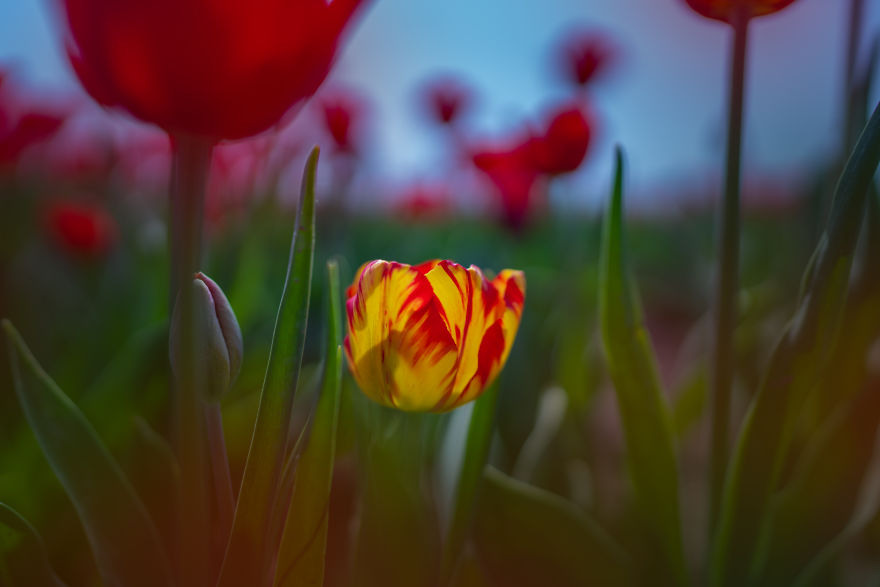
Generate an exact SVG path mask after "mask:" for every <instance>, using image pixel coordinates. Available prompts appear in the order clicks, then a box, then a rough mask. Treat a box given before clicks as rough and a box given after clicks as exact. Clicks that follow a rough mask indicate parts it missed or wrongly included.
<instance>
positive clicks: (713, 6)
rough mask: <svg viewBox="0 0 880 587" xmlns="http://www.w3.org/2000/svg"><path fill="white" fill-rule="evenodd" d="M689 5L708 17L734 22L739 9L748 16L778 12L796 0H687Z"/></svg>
mask: <svg viewBox="0 0 880 587" xmlns="http://www.w3.org/2000/svg"><path fill="white" fill-rule="evenodd" d="M686 2H687V3H688V6H690V7H691V8H692V9H694V10H695V11H696V12H698V13H699V14H702V15H703V16H705V17H706V18H711V19H714V20H720V21H723V22H728V23H732V22H733V20H734V15H735V13H736V12H737V11H738V10H745V11H746V18H753V17H756V16H764V15H766V14H772V13H774V12H778V11H780V10H782V9H783V8H785V7H787V6H788V5H789V4H792V3H793V2H794V0H686Z"/></svg>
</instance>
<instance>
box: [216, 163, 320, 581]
mask: <svg viewBox="0 0 880 587" xmlns="http://www.w3.org/2000/svg"><path fill="white" fill-rule="evenodd" d="M317 165H318V149H317V148H315V149H314V150H313V151H312V153H311V155H310V156H309V159H308V161H307V162H306V167H305V172H304V174H303V183H302V195H301V197H300V202H299V211H298V213H297V220H296V229H295V230H294V234H293V242H292V244H291V248H290V260H289V263H288V267H287V277H286V278H285V281H284V290H283V292H282V294H281V303H280V305H279V308H278V316H277V318H276V322H275V333H274V335H273V337H272V347H271V350H270V351H269V364H268V365H267V367H266V377H265V380H264V381H263V390H262V394H261V396H260V407H259V409H258V411H257V418H256V423H255V424H254V434H253V437H252V439H251V446H250V450H249V452H248V458H247V462H246V464H245V470H244V475H243V477H242V482H241V490H240V492H239V496H238V503H237V505H236V508H235V517H234V519H233V523H232V532H231V535H230V538H229V545H228V547H227V550H226V557H225V558H224V560H223V566H222V569H221V573H220V579H219V581H218V586H220V587H224V586H226V587H240V586H241V585H264V584H266V583H268V582H270V581H271V580H272V577H271V575H270V572H271V569H270V567H271V565H272V557H273V555H274V553H269V552H266V550H267V549H266V548H265V547H266V545H267V542H269V540H268V539H269V534H270V532H269V518H270V515H271V513H272V505H273V504H274V503H275V499H276V494H277V488H278V484H279V482H280V478H281V469H282V467H283V465H284V457H285V455H286V454H287V449H288V441H289V439H288V438H287V433H288V429H289V424H290V415H291V410H292V406H293V396H294V392H295V390H296V386H297V379H298V377H299V371H300V366H301V364H302V356H303V349H304V347H305V337H306V327H307V323H308V314H309V296H310V294H311V283H312V265H313V263H314V254H315V171H316V168H317Z"/></svg>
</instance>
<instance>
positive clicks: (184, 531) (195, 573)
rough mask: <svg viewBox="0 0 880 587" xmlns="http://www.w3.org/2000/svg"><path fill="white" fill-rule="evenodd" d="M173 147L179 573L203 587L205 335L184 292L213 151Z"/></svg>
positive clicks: (198, 239) (188, 142)
mask: <svg viewBox="0 0 880 587" xmlns="http://www.w3.org/2000/svg"><path fill="white" fill-rule="evenodd" d="M173 142H174V150H173V161H172V168H171V193H170V198H171V200H170V209H171V280H170V306H169V310H171V309H174V308H175V304H176V308H177V312H179V315H180V324H181V328H180V337H181V339H180V344H179V346H177V347H176V353H178V355H177V356H176V364H177V373H176V374H175V375H176V376H175V378H174V379H175V383H174V392H173V398H174V400H173V402H174V436H175V439H174V440H175V452H176V454H177V459H178V463H179V464H180V470H181V488H180V495H179V502H178V503H179V507H180V510H179V516H178V523H179V527H178V540H179V543H178V545H177V549H176V551H177V553H178V556H179V558H178V560H177V561H176V567H177V572H178V577H179V584H181V585H189V586H192V587H200V586H202V585H205V584H206V583H207V578H208V574H209V573H208V565H209V556H210V550H209V549H210V541H209V540H208V539H207V537H208V535H209V533H208V525H209V522H208V520H209V517H208V516H209V510H208V504H209V503H210V502H209V500H208V498H209V495H210V494H209V492H208V483H207V479H206V472H207V470H208V468H207V459H206V455H207V446H206V443H205V434H204V428H205V424H204V411H203V408H202V402H201V398H202V395H203V394H202V391H203V390H202V389H201V387H202V385H203V382H202V381H200V378H199V377H198V375H197V373H196V367H195V356H196V354H195V353H196V350H197V349H198V348H199V343H200V341H199V337H200V333H199V332H197V329H196V328H194V327H193V325H194V317H195V312H194V308H193V303H194V298H193V289H192V288H191V287H181V286H182V285H184V284H186V285H188V284H189V282H190V281H191V280H192V276H193V274H194V273H195V272H196V271H197V270H198V269H199V265H200V264H201V260H202V225H203V219H204V217H203V208H204V201H205V188H206V185H207V180H208V170H209V167H210V163H211V151H212V145H211V143H209V142H207V141H204V140H200V139H196V138H191V137H175V138H174V141H173ZM175 300H176V301H175Z"/></svg>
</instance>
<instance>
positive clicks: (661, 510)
mask: <svg viewBox="0 0 880 587" xmlns="http://www.w3.org/2000/svg"><path fill="white" fill-rule="evenodd" d="M599 288H600V290H599V319H600V327H601V331H602V342H603V347H604V351H605V359H606V362H607V364H608V370H609V372H610V375H611V379H612V381H613V382H614V389H615V391H616V393H617V402H618V405H619V409H620V417H621V420H622V422H623V429H624V434H625V438H626V449H627V459H628V463H629V472H630V477H631V478H632V482H633V487H634V489H635V498H636V505H637V511H638V514H639V517H640V519H641V520H642V522H643V525H644V532H645V541H646V548H647V552H652V553H655V555H656V556H655V557H653V558H655V559H656V560H652V561H647V562H646V564H647V566H648V568H646V569H645V572H647V573H651V574H657V573H659V574H660V575H659V576H663V577H667V578H668V581H669V583H670V584H674V585H685V584H687V572H686V569H685V562H684V550H683V546H682V536H681V521H680V515H679V501H678V462H677V458H676V454H675V440H674V434H673V430H672V423H671V420H670V415H669V411H668V408H667V406H666V402H665V400H664V397H663V393H662V390H661V388H660V381H659V377H658V374H657V366H656V360H655V357H654V353H653V350H652V348H651V343H650V339H649V337H648V333H647V332H646V330H645V326H644V324H643V321H642V314H641V306H640V303H639V300H638V294H637V292H636V290H635V288H634V286H633V283H632V277H631V275H630V273H629V268H628V265H627V260H626V251H625V243H624V235H623V154H622V152H621V150H620V149H619V148H618V149H617V153H616V171H615V179H614V189H613V191H612V194H611V201H610V203H609V207H608V210H607V211H606V213H605V223H604V226H603V229H602V251H601V260H600V278H599ZM653 567H656V568H653Z"/></svg>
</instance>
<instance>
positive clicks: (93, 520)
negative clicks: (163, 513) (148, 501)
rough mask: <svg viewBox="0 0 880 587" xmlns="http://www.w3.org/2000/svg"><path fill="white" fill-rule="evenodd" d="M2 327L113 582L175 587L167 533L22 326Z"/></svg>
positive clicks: (23, 390) (45, 443)
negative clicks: (163, 537) (160, 530)
mask: <svg viewBox="0 0 880 587" xmlns="http://www.w3.org/2000/svg"><path fill="white" fill-rule="evenodd" d="M2 324H3V330H4V331H5V333H6V339H7V341H8V347H9V355H10V357H9V358H10V362H11V364H12V374H13V380H14V383H15V386H14V387H15V392H16V394H17V395H18V399H19V402H20V403H21V406H22V410H23V411H24V414H25V417H26V418H27V421H28V423H29V424H30V426H31V429H32V430H33V431H34V435H35V436H36V437H37V441H38V442H39V443H40V446H41V447H42V449H43V453H44V454H45V455H46V459H47V460H48V461H49V465H50V466H51V467H52V470H53V471H54V472H55V475H56V476H57V477H58V480H59V481H60V482H61V484H62V485H63V486H64V489H65V491H66V492H67V495H68V496H69V497H70V500H71V501H72V502H73V505H74V507H75V508H76V511H77V514H78V515H79V519H80V521H81V522H82V524H83V526H84V527H85V531H86V535H87V536H88V539H89V543H90V545H91V547H92V551H93V553H94V555H95V560H96V561H97V563H98V570H99V571H100V573H101V577H102V579H103V580H104V582H105V584H107V585H126V586H127V585H131V586H137V585H143V586H145V587H146V586H148V585H153V586H156V587H159V586H162V585H171V584H172V575H171V567H170V565H169V562H168V559H167V555H166V553H165V551H164V549H163V547H162V543H161V541H160V539H159V533H158V531H157V530H156V527H155V526H154V525H153V522H152V521H151V520H150V517H149V514H148V513H147V510H146V508H145V507H144V504H143V503H142V502H141V500H140V498H138V496H137V494H136V492H135V490H134V488H133V487H132V486H131V483H130V482H129V480H128V479H127V478H126V476H125V474H124V473H123V472H122V470H121V469H120V467H119V465H118V464H117V463H116V461H114V460H113V457H112V456H111V455H110V452H109V451H108V450H107V447H106V446H104V444H103V443H102V442H101V440H100V438H98V435H97V433H96V432H95V430H94V429H93V428H92V426H91V424H89V422H88V420H86V418H85V416H83V414H82V412H80V410H79V408H77V407H76V405H74V403H73V402H72V401H70V398H68V397H67V396H66V395H64V392H63V391H61V389H59V388H58V386H57V385H56V384H55V382H54V381H52V379H51V378H50V377H49V376H48V375H47V374H46V372H45V371H43V369H42V368H41V367H40V365H39V364H38V363H37V360H36V359H35V358H34V356H33V355H32V354H31V352H30V350H29V349H28V348H27V346H26V345H25V343H24V341H23V340H22V338H21V335H19V333H18V331H17V330H16V329H15V327H13V326H12V324H11V323H10V322H9V321H8V320H4V321H3V322H2Z"/></svg>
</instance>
